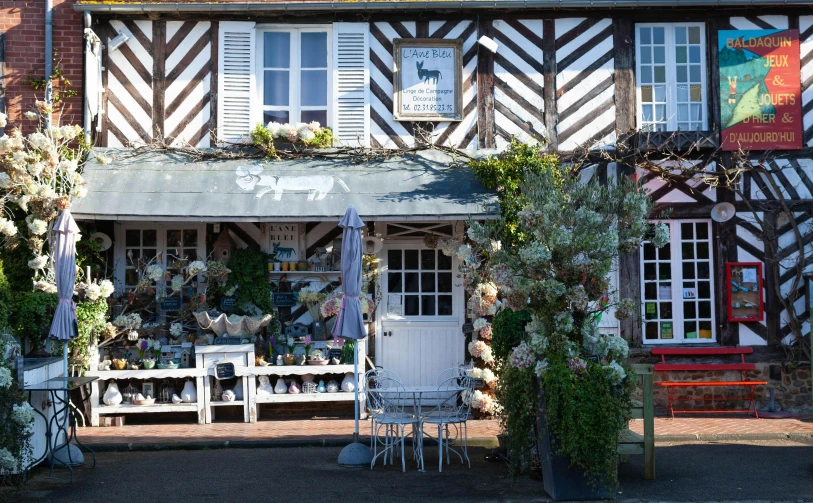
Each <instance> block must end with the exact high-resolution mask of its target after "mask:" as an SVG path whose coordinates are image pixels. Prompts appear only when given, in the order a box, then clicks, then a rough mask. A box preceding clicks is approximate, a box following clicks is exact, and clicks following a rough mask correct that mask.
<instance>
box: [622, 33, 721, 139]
mask: <svg viewBox="0 0 813 503" xmlns="http://www.w3.org/2000/svg"><path fill="white" fill-rule="evenodd" d="M635 35H636V37H635V41H636V43H635V61H636V82H637V86H636V88H637V94H638V99H637V102H638V126H639V127H640V128H641V129H643V130H644V131H677V130H681V131H704V130H706V129H708V99H707V97H706V40H705V25H704V24H703V23H647V24H637V25H635Z"/></svg>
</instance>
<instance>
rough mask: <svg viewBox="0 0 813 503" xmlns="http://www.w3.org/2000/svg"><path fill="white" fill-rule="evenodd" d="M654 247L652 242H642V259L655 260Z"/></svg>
mask: <svg viewBox="0 0 813 503" xmlns="http://www.w3.org/2000/svg"><path fill="white" fill-rule="evenodd" d="M656 249H657V248H655V247H654V246H652V243H644V260H655V250H656Z"/></svg>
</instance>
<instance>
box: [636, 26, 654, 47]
mask: <svg viewBox="0 0 813 503" xmlns="http://www.w3.org/2000/svg"><path fill="white" fill-rule="evenodd" d="M638 34H639V35H640V37H641V44H644V45H649V44H651V43H652V28H643V27H642V28H638Z"/></svg>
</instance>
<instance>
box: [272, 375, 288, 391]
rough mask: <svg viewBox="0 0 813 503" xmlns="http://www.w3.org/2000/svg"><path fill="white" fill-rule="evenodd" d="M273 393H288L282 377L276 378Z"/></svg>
mask: <svg viewBox="0 0 813 503" xmlns="http://www.w3.org/2000/svg"><path fill="white" fill-rule="evenodd" d="M274 393H276V394H278V395H283V394H285V393H288V386H286V385H285V380H284V379H282V377H280V378H279V379H277V384H275V385H274Z"/></svg>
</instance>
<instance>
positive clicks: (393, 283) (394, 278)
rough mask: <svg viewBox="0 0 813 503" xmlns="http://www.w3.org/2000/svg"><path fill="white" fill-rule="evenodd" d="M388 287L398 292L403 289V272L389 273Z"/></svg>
mask: <svg viewBox="0 0 813 503" xmlns="http://www.w3.org/2000/svg"><path fill="white" fill-rule="evenodd" d="M387 282H388V283H389V284H388V286H387V288H388V289H389V291H390V292H391V293H398V292H400V291H401V273H400V272H391V273H389V274H388V275H387Z"/></svg>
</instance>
